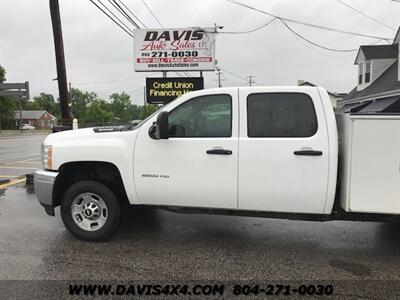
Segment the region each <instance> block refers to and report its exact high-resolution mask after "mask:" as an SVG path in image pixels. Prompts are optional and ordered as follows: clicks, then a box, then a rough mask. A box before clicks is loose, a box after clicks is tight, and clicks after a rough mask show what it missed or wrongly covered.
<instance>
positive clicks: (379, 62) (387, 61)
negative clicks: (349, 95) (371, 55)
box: [357, 58, 400, 91]
mask: <svg viewBox="0 0 400 300" xmlns="http://www.w3.org/2000/svg"><path fill="white" fill-rule="evenodd" d="M395 61H396V59H393V58H383V59H372V60H370V62H371V80H370V82H368V83H365V68H366V66H365V65H366V62H367V61H366V60H364V61H361V60H360V62H362V63H363V65H364V68H363V83H362V84H358V75H359V74H358V72H357V84H358V85H357V91H362V90H363V89H365V88H366V87H368V86H369V85H370V84H371V83H372V82H374V81H375V80H376V79H377V78H378V77H379V76H381V75H382V73H383V72H385V71H386V70H387V68H389V67H390V66H391V65H392V64H393V62H395ZM399 78H400V77H399Z"/></svg>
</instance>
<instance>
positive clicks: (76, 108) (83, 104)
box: [70, 88, 97, 122]
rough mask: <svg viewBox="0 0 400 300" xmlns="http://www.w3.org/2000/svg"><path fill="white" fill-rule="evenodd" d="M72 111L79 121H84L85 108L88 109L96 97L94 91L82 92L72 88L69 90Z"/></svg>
mask: <svg viewBox="0 0 400 300" xmlns="http://www.w3.org/2000/svg"><path fill="white" fill-rule="evenodd" d="M70 97H71V103H72V113H73V114H74V117H75V118H77V119H78V120H79V121H83V122H85V121H86V118H85V116H86V110H87V109H88V107H89V105H90V103H91V102H93V101H94V100H95V99H97V95H96V93H93V92H82V91H81V90H79V89H76V88H72V89H71V91H70Z"/></svg>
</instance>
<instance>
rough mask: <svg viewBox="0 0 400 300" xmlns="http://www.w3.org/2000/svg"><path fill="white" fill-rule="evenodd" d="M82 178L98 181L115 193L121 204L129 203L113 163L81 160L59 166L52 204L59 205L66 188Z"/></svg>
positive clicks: (119, 174) (119, 175)
mask: <svg viewBox="0 0 400 300" xmlns="http://www.w3.org/2000/svg"><path fill="white" fill-rule="evenodd" d="M82 180H93V181H97V182H100V183H102V184H104V185H106V186H107V187H108V188H109V189H111V190H112V191H113V192H114V193H115V195H116V197H117V199H118V200H119V201H120V203H121V204H128V203H129V201H128V197H127V196H126V191H125V187H124V184H123V182H122V177H121V173H120V172H119V170H118V168H117V167H116V166H115V165H114V164H112V163H108V162H101V161H83V162H82V161H81V162H71V163H65V164H63V165H62V166H61V167H60V168H59V174H58V176H57V178H56V181H55V183H54V187H53V203H54V204H53V205H54V206H58V205H60V203H61V200H62V197H63V195H64V193H65V192H66V191H67V189H68V188H69V187H70V186H71V185H72V184H74V183H76V182H79V181H82Z"/></svg>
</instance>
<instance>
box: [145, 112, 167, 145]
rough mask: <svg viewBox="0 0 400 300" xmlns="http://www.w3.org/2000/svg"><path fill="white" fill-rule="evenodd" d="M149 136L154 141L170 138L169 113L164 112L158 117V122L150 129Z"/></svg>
mask: <svg viewBox="0 0 400 300" xmlns="http://www.w3.org/2000/svg"><path fill="white" fill-rule="evenodd" d="M149 136H150V137H151V138H152V139H154V140H160V139H162V140H166V139H168V138H169V123H168V112H167V111H162V112H160V113H159V114H158V116H157V122H154V123H153V125H151V127H150V128H149Z"/></svg>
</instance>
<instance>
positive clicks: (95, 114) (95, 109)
mask: <svg viewBox="0 0 400 300" xmlns="http://www.w3.org/2000/svg"><path fill="white" fill-rule="evenodd" d="M107 106H108V103H106V102H105V101H104V100H102V99H95V100H92V101H91V103H90V105H89V107H88V109H87V110H86V116H85V122H86V124H85V125H88V123H91V124H90V125H94V126H97V125H108V124H109V123H110V122H112V121H113V120H114V114H113V113H112V112H111V111H109V110H108V109H107Z"/></svg>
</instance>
